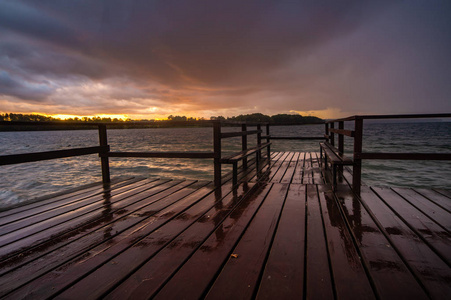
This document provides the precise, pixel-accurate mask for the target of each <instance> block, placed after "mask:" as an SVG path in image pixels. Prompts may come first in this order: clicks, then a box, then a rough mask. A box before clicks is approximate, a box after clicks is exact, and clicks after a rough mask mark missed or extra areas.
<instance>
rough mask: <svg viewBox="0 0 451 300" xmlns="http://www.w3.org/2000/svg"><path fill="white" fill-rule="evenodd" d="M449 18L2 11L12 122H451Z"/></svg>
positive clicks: (5, 101) (436, 12)
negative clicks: (126, 118) (395, 116)
mask: <svg viewBox="0 0 451 300" xmlns="http://www.w3.org/2000/svg"><path fill="white" fill-rule="evenodd" d="M450 20H451V4H450V2H449V1H438V0H437V1H206V0H205V1H200V0H198V1H193V0H189V1H187V0H183V1H182V0H180V1H141V0H134V1H119V0H105V1H88V0H85V1H56V0H54V1H52V0H48V1H17V0H15V1H2V2H0V70H1V71H0V111H5V112H6V111H13V112H19V111H20V112H27V110H28V111H29V112H31V111H39V112H45V113H76V114H89V115H92V114H100V113H110V114H129V115H132V116H141V117H146V116H148V117H149V118H151V117H154V116H164V115H168V114H186V115H191V116H204V117H209V116H211V115H226V116H227V115H229V116H230V115H235V114H238V113H250V112H257V111H258V112H263V113H267V114H276V113H286V112H290V111H299V112H308V111H309V112H312V113H317V114H321V113H324V114H326V112H328V111H333V112H334V114H335V116H338V115H339V114H356V113H422V112H424V113H426V112H427V113H432V112H443V111H447V110H448V111H449V110H450V109H451V101H450V97H449V95H450V93H451V84H449V78H451V60H450V55H449V53H451V21H450ZM324 116H326V117H329V116H327V115H324Z"/></svg>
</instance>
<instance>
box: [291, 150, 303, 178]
mask: <svg viewBox="0 0 451 300" xmlns="http://www.w3.org/2000/svg"><path fill="white" fill-rule="evenodd" d="M304 164H305V153H304V152H301V153H300V155H299V161H298V163H297V165H296V169H295V170H294V174H293V178H292V180H291V183H293V184H301V183H302V177H303V176H304Z"/></svg>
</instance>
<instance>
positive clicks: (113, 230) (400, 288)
mask: <svg viewBox="0 0 451 300" xmlns="http://www.w3.org/2000/svg"><path fill="white" fill-rule="evenodd" d="M247 164H248V168H246V169H242V168H239V169H238V170H237V173H238V179H237V180H238V185H237V186H236V187H235V188H233V187H232V182H233V180H232V175H231V174H228V175H226V176H225V177H223V178H222V180H221V185H220V186H216V187H215V185H214V183H213V182H196V181H175V180H172V181H171V180H150V179H142V178H130V179H127V180H121V181H117V180H116V181H115V180H114V179H113V180H112V181H111V183H109V184H107V185H105V186H104V185H103V184H102V183H99V184H93V185H90V186H87V187H85V188H80V189H77V190H72V191H70V192H67V193H60V194H59V195H56V196H54V197H49V198H47V199H43V200H41V201H39V202H35V203H30V204H28V205H25V206H21V207H17V208H14V209H11V210H7V211H3V212H0V234H1V236H0V298H5V299H22V298H30V299H48V298H57V299H95V298H106V299H124V298H131V299H144V298H145V299H148V298H155V299H201V298H208V299H254V298H256V299H302V298H304V299H448V298H449V297H450V295H451V269H450V263H451V239H450V230H451V217H450V216H451V215H450V214H451V190H426V189H401V188H395V189H390V188H371V187H367V186H364V185H363V186H362V187H361V192H360V197H359V196H356V194H355V193H353V190H352V188H351V187H352V174H351V173H350V171H348V169H347V168H346V167H345V168H343V173H342V175H339V178H338V180H337V185H336V187H335V188H334V187H333V184H331V183H332V180H331V178H330V176H329V175H327V174H328V173H326V172H324V169H323V168H322V167H321V164H320V157H319V153H299V152H278V153H271V155H270V159H266V160H262V161H261V162H260V164H259V166H258V170H257V168H256V167H255V160H249V161H248V162H247ZM340 172H341V171H340ZM340 172H339V173H340ZM340 174H341V173H340Z"/></svg>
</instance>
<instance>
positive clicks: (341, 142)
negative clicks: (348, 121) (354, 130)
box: [338, 121, 345, 174]
mask: <svg viewBox="0 0 451 300" xmlns="http://www.w3.org/2000/svg"><path fill="white" fill-rule="evenodd" d="M338 129H345V122H344V121H339V122H338ZM338 151H339V152H340V153H341V154H344V152H345V147H344V135H343V134H339V135H338ZM338 170H339V172H341V174H343V165H339V166H338Z"/></svg>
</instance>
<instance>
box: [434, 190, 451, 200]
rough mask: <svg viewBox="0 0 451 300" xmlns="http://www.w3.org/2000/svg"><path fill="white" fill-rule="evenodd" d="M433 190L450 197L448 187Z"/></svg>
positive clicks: (450, 192)
mask: <svg viewBox="0 0 451 300" xmlns="http://www.w3.org/2000/svg"><path fill="white" fill-rule="evenodd" d="M434 191H436V192H438V193H440V194H442V195H443V196H446V197H448V198H450V199H451V190H449V189H434Z"/></svg>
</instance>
